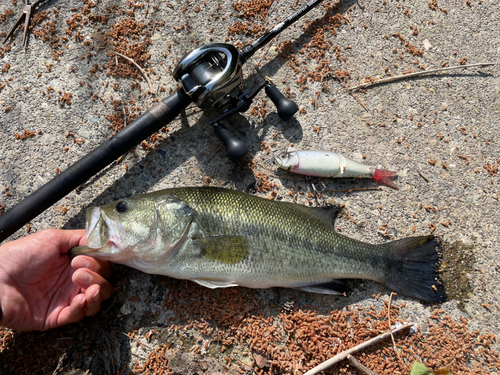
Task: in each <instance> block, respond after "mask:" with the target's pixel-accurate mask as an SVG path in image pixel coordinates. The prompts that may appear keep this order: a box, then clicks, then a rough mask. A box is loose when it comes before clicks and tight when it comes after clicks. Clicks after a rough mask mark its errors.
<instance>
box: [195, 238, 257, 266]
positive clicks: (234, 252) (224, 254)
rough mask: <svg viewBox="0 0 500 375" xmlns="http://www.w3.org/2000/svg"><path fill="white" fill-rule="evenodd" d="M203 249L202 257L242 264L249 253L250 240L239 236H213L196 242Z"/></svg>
mask: <svg viewBox="0 0 500 375" xmlns="http://www.w3.org/2000/svg"><path fill="white" fill-rule="evenodd" d="M194 242H196V243H198V245H199V246H200V248H201V256H202V257H203V258H205V259H209V260H214V261H217V262H222V263H227V264H234V263H239V262H241V261H242V260H243V259H244V258H245V257H246V255H247V253H248V240H247V239H246V238H245V237H239V236H212V237H205V238H202V239H198V240H194Z"/></svg>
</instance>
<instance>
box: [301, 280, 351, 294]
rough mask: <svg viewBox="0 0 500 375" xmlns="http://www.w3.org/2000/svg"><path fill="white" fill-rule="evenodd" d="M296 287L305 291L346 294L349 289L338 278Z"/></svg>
mask: <svg viewBox="0 0 500 375" xmlns="http://www.w3.org/2000/svg"><path fill="white" fill-rule="evenodd" d="M294 289H298V290H302V291H304V292H312V293H321V294H333V295H338V294H344V293H345V292H347V291H348V288H347V287H346V286H345V284H344V283H343V282H341V281H338V280H332V281H329V282H326V283H323V284H313V285H304V286H299V287H294Z"/></svg>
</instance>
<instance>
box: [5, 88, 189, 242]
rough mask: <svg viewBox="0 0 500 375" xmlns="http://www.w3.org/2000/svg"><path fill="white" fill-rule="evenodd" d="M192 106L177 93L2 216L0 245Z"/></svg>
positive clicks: (182, 93) (179, 92) (184, 96)
mask: <svg viewBox="0 0 500 375" xmlns="http://www.w3.org/2000/svg"><path fill="white" fill-rule="evenodd" d="M190 103H191V98H190V97H189V96H188V95H187V94H186V93H185V92H184V91H183V90H182V89H180V90H178V91H177V92H176V93H174V94H172V95H171V96H169V97H168V98H166V99H163V100H162V101H161V102H159V103H157V104H156V105H155V106H154V107H152V108H151V109H149V110H148V111H146V112H145V113H144V114H142V115H141V116H140V117H138V118H137V119H135V120H134V121H133V122H131V123H130V124H129V125H127V126H126V127H125V128H123V129H122V130H121V131H120V132H119V133H117V134H115V135H114V136H113V137H112V138H110V139H108V140H107V141H105V142H103V143H102V144H101V145H100V146H98V147H97V148H95V149H94V150H92V151H91V152H89V153H88V154H87V155H86V156H84V157H83V158H82V159H80V160H79V161H77V162H76V163H75V164H73V165H72V166H70V167H69V168H68V169H66V170H65V171H63V172H61V173H60V174H58V175H57V176H56V177H54V178H53V179H52V180H50V181H49V182H47V183H46V184H45V185H43V186H42V187H41V188H39V189H38V190H36V191H35V192H33V193H32V194H31V195H30V196H28V197H27V198H25V199H23V200H22V201H21V202H19V203H18V204H16V205H15V206H14V207H12V208H10V209H8V210H7V211H6V212H5V213H4V214H3V215H1V216H0V242H1V241H3V240H5V239H6V238H7V237H9V236H10V235H11V234H13V233H14V232H15V231H16V230H18V229H19V228H21V227H22V226H23V225H24V224H26V223H27V222H29V221H30V220H32V219H34V218H35V217H37V216H38V215H39V214H41V213H42V212H43V211H45V210H46V209H47V208H49V207H50V206H51V205H53V204H54V203H56V202H57V201H58V200H60V199H62V198H63V197H65V196H66V195H67V194H69V193H70V192H71V191H73V190H74V189H76V188H77V187H78V186H80V185H81V184H83V183H85V182H86V181H88V180H89V179H90V178H92V176H94V175H96V174H97V173H99V172H100V171H101V170H102V169H104V168H105V167H106V166H108V165H109V164H111V163H112V162H113V161H115V160H116V159H118V158H119V157H120V156H121V155H123V154H125V153H126V152H127V151H129V150H130V149H131V148H133V147H134V146H135V145H137V144H138V143H139V142H140V141H142V140H144V139H146V138H147V137H149V136H151V135H153V134H154V133H155V132H157V131H158V130H160V129H161V128H162V127H164V126H165V125H166V124H168V123H169V122H170V121H172V120H173V119H175V118H176V117H177V116H178V115H179V114H180V113H181V112H182V111H183V110H184V109H186V107H187V106H188V105H189V104H190Z"/></svg>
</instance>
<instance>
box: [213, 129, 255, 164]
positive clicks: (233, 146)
mask: <svg viewBox="0 0 500 375" xmlns="http://www.w3.org/2000/svg"><path fill="white" fill-rule="evenodd" d="M213 127H214V132H215V135H216V136H217V137H218V138H219V139H220V140H221V142H222V144H223V145H224V147H225V148H226V153H227V156H228V157H229V159H231V160H232V161H238V160H240V159H241V158H242V157H243V156H245V155H246V154H247V153H248V151H249V150H248V147H247V145H246V144H245V143H243V142H242V141H240V140H238V139H236V138H235V137H234V136H233V135H232V134H231V133H230V132H229V130H227V128H226V127H225V126H224V125H222V124H220V123H218V122H215V123H214V124H213Z"/></svg>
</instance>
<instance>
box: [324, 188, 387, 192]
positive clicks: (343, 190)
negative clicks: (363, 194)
mask: <svg viewBox="0 0 500 375" xmlns="http://www.w3.org/2000/svg"><path fill="white" fill-rule="evenodd" d="M361 190H382V188H381V187H365V188H352V189H339V190H329V191H332V192H334V193H342V192H345V191H347V192H348V193H350V192H352V191H361Z"/></svg>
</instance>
